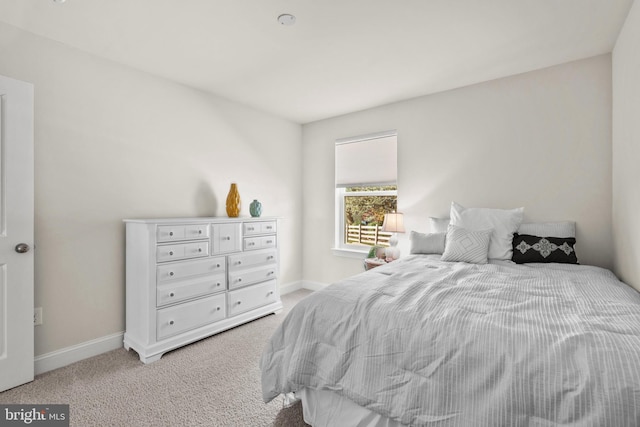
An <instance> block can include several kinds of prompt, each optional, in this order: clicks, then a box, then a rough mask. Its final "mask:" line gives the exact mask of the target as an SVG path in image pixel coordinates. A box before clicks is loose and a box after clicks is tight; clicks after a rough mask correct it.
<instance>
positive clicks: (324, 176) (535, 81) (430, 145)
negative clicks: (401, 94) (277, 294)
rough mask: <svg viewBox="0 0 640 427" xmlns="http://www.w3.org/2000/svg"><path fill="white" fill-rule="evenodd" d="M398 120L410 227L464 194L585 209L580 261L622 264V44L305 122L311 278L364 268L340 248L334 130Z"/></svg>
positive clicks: (485, 203)
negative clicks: (617, 174)
mask: <svg viewBox="0 0 640 427" xmlns="http://www.w3.org/2000/svg"><path fill="white" fill-rule="evenodd" d="M389 129H397V130H398V186H399V188H398V209H399V211H402V212H404V213H405V226H406V228H407V230H417V231H423V232H427V231H428V221H427V219H428V217H429V216H448V210H449V206H450V203H451V201H452V200H455V201H457V202H459V203H460V204H462V205H465V206H468V207H471V206H477V207H480V206H482V207H495V208H513V207H518V206H524V207H525V221H554V220H575V221H576V222H577V239H578V247H577V251H578V256H579V259H580V261H581V262H582V263H585V264H595V265H599V266H603V267H608V268H611V267H612V265H613V258H612V239H611V57H610V55H603V56H598V57H594V58H590V59H586V60H582V61H577V62H572V63H568V64H564V65H559V66H555V67H552V68H547V69H543V70H539V71H534V72H530V73H526V74H521V75H517V76H512V77H508V78H503V79H499V80H494V81H490V82H486V83H481V84H477V85H473V86H468V87H464V88H460V89H457V90H452V91H447V92H442V93H438V94H434V95H429V96H424V97H420V98H416V99H413V100H408V101H404V102H399V103H395V104H390V105H386V106H383V107H379V108H374V109H371V110H366V111H362V112H357V113H353V114H348V115H345V116H341V117H337V118H332V119H328V120H323V121H319V122H315V123H311V124H307V125H304V126H303V141H304V148H303V164H304V172H303V173H304V192H303V206H304V221H303V229H304V243H303V247H304V254H305V256H304V267H303V276H304V278H305V280H308V281H311V282H319V283H330V282H333V281H335V280H338V279H340V278H342V277H345V276H348V275H350V274H354V273H358V272H360V271H362V261H361V260H356V259H348V258H340V257H336V256H334V255H333V254H332V252H331V251H330V248H331V247H332V246H333V238H334V164H333V156H334V141H335V140H336V139H338V138H344V137H349V136H355V135H361V134H367V133H373V132H377V131H384V130H389ZM407 235H408V233H407V234H405V235H401V236H400V238H401V245H402V247H403V251H404V253H405V254H406V253H408V242H407Z"/></svg>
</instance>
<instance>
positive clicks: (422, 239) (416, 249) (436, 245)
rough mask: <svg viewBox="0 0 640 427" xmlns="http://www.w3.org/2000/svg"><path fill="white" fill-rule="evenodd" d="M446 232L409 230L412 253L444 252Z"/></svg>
mask: <svg viewBox="0 0 640 427" xmlns="http://www.w3.org/2000/svg"><path fill="white" fill-rule="evenodd" d="M446 235H447V233H431V234H424V233H418V232H416V231H412V232H411V237H410V239H411V253H412V254H441V253H442V252H444V239H445V236H446Z"/></svg>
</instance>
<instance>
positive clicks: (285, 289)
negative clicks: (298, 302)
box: [280, 280, 302, 295]
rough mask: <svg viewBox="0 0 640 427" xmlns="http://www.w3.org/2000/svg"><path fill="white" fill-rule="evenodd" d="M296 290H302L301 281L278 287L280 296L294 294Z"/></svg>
mask: <svg viewBox="0 0 640 427" xmlns="http://www.w3.org/2000/svg"><path fill="white" fill-rule="evenodd" d="M298 289H302V281H301V280H298V281H297V282H291V283H287V284H286V285H282V286H280V295H286V294H289V293H291V292H295V291H297V290H298Z"/></svg>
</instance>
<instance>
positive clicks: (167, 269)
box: [156, 257, 225, 284]
mask: <svg viewBox="0 0 640 427" xmlns="http://www.w3.org/2000/svg"><path fill="white" fill-rule="evenodd" d="M224 271H225V260H224V257H217V258H208V259H199V260H195V261H183V262H176V263H172V264H164V265H159V266H158V267H156V282H157V283H158V284H160V283H162V282H166V281H169V280H180V279H184V278H187V277H193V276H202V275H205V274H215V273H222V272H224Z"/></svg>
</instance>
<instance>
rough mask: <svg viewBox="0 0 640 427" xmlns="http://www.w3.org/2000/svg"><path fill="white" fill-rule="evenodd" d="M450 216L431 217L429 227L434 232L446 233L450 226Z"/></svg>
mask: <svg viewBox="0 0 640 427" xmlns="http://www.w3.org/2000/svg"><path fill="white" fill-rule="evenodd" d="M449 222H451V220H450V219H449V218H436V217H433V216H431V217H429V229H430V230H431V232H432V233H446V232H447V229H448V228H449Z"/></svg>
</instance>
